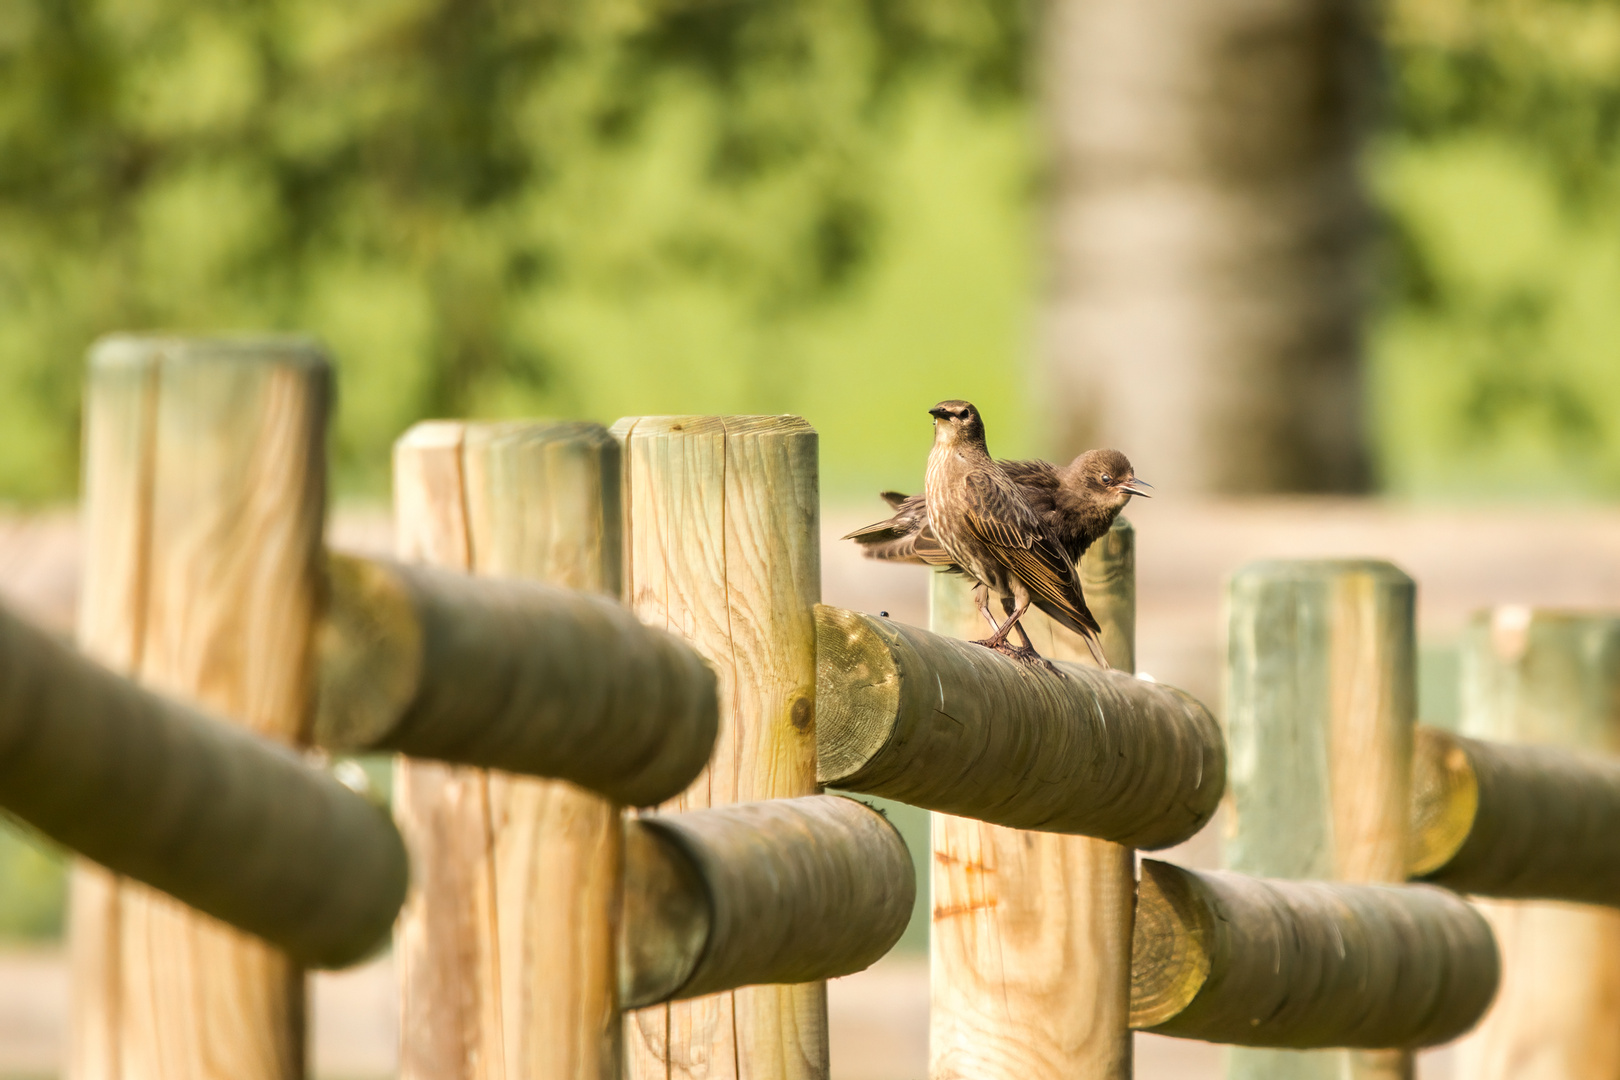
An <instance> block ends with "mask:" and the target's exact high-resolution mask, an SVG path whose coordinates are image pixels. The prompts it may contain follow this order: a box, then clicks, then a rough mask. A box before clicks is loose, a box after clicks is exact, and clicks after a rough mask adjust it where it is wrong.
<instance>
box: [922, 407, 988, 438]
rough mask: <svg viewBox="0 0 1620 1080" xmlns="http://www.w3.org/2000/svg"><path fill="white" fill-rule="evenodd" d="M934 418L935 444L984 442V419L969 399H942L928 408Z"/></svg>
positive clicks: (929, 413)
mask: <svg viewBox="0 0 1620 1080" xmlns="http://www.w3.org/2000/svg"><path fill="white" fill-rule="evenodd" d="M928 415H929V416H932V417H933V418H934V445H935V446H952V445H955V444H958V443H979V444H981V445H982V444H983V443H984V421H983V420H982V419H980V418H979V410H978V409H975V408H974V407H973V405H972V403H971V402H967V401H942V402H940V403H939V404H938V405H935V406H934V407H933V408H932V409H929V410H928Z"/></svg>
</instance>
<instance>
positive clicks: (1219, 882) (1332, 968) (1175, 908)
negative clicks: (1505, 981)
mask: <svg viewBox="0 0 1620 1080" xmlns="http://www.w3.org/2000/svg"><path fill="white" fill-rule="evenodd" d="M1499 974H1500V973H1499V964H1498V958H1497V951H1496V942H1495V939H1494V938H1493V937H1492V936H1491V930H1490V926H1489V925H1488V924H1487V923H1486V922H1485V919H1484V918H1483V917H1482V916H1481V915H1480V914H1479V913H1478V912H1477V911H1475V910H1474V909H1473V908H1472V907H1470V906H1469V904H1468V903H1467V902H1466V901H1464V900H1463V899H1462V898H1460V897H1458V896H1456V895H1454V894H1453V893H1451V892H1448V891H1447V890H1445V889H1437V888H1433V887H1431V886H1425V885H1349V884H1341V883H1338V882H1315V881H1281V880H1276V879H1269V878H1251V877H1246V876H1244V875H1241V874H1232V873H1222V872H1210V873H1203V872H1194V871H1191V870H1186V869H1183V868H1181V867H1179V866H1172V865H1171V864H1169V863H1163V862H1157V861H1155V860H1152V859H1147V860H1144V861H1143V863H1142V878H1141V882H1140V884H1139V886H1138V891H1137V905H1136V929H1135V936H1134V939H1133V942H1132V946H1131V1026H1132V1027H1135V1028H1138V1029H1143V1030H1147V1031H1155V1032H1159V1033H1160V1034H1164V1035H1178V1036H1183V1037H1185V1038H1191V1039H1203V1040H1206V1041H1208V1042H1217V1043H1228V1044H1234V1045H1238V1046H1274V1047H1285V1048H1292V1049H1320V1048H1327V1047H1361V1048H1370V1049H1414V1048H1417V1047H1421V1046H1433V1045H1435V1044H1436V1043H1442V1042H1446V1041H1447V1040H1449V1039H1453V1038H1455V1037H1456V1036H1458V1035H1460V1034H1462V1033H1463V1032H1464V1031H1467V1030H1468V1029H1469V1028H1470V1027H1472V1026H1473V1025H1474V1024H1475V1023H1476V1022H1477V1021H1478V1020H1479V1018H1480V1017H1481V1016H1483V1015H1484V1013H1485V1009H1486V1008H1487V1007H1488V1006H1489V1005H1490V1003H1491V998H1492V997H1493V996H1494V995H1495V993H1496V986H1497V981H1498V978H1499Z"/></svg>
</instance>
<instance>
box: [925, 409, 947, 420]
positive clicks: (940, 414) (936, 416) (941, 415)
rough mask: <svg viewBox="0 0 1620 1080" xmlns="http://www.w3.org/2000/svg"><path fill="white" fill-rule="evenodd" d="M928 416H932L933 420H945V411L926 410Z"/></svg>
mask: <svg viewBox="0 0 1620 1080" xmlns="http://www.w3.org/2000/svg"><path fill="white" fill-rule="evenodd" d="M928 415H929V416H932V417H933V418H934V419H935V420H943V419H945V410H944V409H938V408H935V409H929V410H928Z"/></svg>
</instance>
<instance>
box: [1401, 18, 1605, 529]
mask: <svg viewBox="0 0 1620 1080" xmlns="http://www.w3.org/2000/svg"><path fill="white" fill-rule="evenodd" d="M1386 41H1387V42H1388V46H1389V72H1390V76H1391V82H1392V86H1391V90H1392V105H1393V108H1392V109H1391V110H1390V114H1389V127H1388V131H1387V133H1386V134H1385V136H1384V137H1383V138H1382V139H1381V140H1380V143H1379V145H1378V147H1377V149H1376V152H1375V153H1374V155H1373V156H1372V159H1371V161H1370V170H1371V176H1372V180H1373V184H1374V187H1375V190H1376V194H1377V196H1378V198H1379V201H1380V203H1381V205H1382V206H1383V208H1384V211H1385V214H1386V220H1387V223H1388V229H1387V230H1386V238H1387V241H1388V244H1387V252H1386V253H1387V255H1388V258H1387V259H1386V260H1385V262H1384V264H1383V266H1382V270H1383V271H1384V273H1383V275H1382V277H1381V280H1380V282H1379V284H1380V286H1381V287H1382V288H1383V289H1384V295H1383V303H1382V306H1381V309H1380V314H1379V317H1378V318H1377V320H1376V321H1375V324H1374V327H1373V335H1372V346H1373V348H1372V359H1373V378H1374V396H1373V406H1374V407H1373V415H1374V416H1375V417H1376V424H1377V440H1378V445H1379V449H1380V452H1381V454H1382V457H1383V461H1384V466H1385V476H1386V478H1387V482H1388V484H1389V486H1390V487H1391V488H1392V489H1393V490H1395V491H1397V492H1402V493H1407V494H1414V495H1426V496H1433V495H1454V496H1479V495H1490V496H1515V497H1521V498H1542V497H1546V496H1548V495H1554V496H1558V495H1563V496H1576V495H1610V496H1612V495H1614V494H1616V493H1620V3H1617V2H1616V0H1393V3H1392V7H1391V9H1390V13H1389V22H1388V26H1387V31H1386Z"/></svg>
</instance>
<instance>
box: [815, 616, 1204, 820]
mask: <svg viewBox="0 0 1620 1080" xmlns="http://www.w3.org/2000/svg"><path fill="white" fill-rule="evenodd" d="M1057 666H1058V668H1059V669H1060V670H1061V671H1062V673H1063V677H1060V676H1058V675H1056V674H1053V673H1052V672H1049V671H1043V670H1038V669H1034V668H1031V667H1028V666H1026V665H1024V664H1020V663H1018V662H1016V661H1014V660H1011V659H1008V658H1007V657H1005V656H1002V655H1000V654H999V653H995V652H992V651H990V650H989V649H986V648H983V647H982V646H979V645H975V644H972V643H971V642H966V641H960V640H957V639H955V638H947V637H942V636H940V635H938V634H931V633H929V632H928V631H926V630H919V629H917V628H916V627H913V626H906V625H904V624H903V623H897V622H891V621H889V620H888V619H881V618H876V617H874V616H871V615H862V614H860V613H858V612H853V611H844V610H842V609H840V608H834V607H827V606H821V607H818V608H817V609H816V667H817V676H816V738H817V748H818V778H819V779H820V780H821V782H822V783H824V784H831V785H835V786H837V787H840V788H843V789H846V790H849V791H860V792H866V793H869V794H872V795H882V796H885V797H887V798H891V799H898V800H900V801H902V802H908V803H911V804H912V805H914V806H922V807H926V808H928V809H930V810H939V811H942V812H945V813H950V814H956V815H959V816H962V817H971V818H977V819H978V820H980V821H988V822H991V823H993V824H996V825H1006V826H1010V827H1013V828H1020V829H1038V830H1042V831H1046V832H1062V833H1078V834H1082V835H1086V836H1095V837H1100V838H1102V839H1104V840H1113V841H1116V842H1117V843H1121V844H1126V845H1129V846H1132V847H1140V848H1148V849H1152V848H1161V847H1167V846H1169V845H1171V844H1175V843H1179V842H1180V841H1182V840H1185V839H1186V838H1187V837H1189V836H1191V835H1192V834H1193V833H1195V832H1197V831H1198V830H1199V829H1200V828H1202V827H1203V826H1204V824H1205V823H1206V822H1208V821H1209V819H1210V817H1211V815H1213V814H1214V813H1215V808H1216V806H1217V805H1218V804H1219V802H1220V798H1221V792H1222V791H1223V789H1224V787H1225V779H1226V757H1225V751H1224V749H1223V744H1222V741H1221V734H1220V730H1219V728H1218V727H1217V726H1216V723H1215V719H1214V717H1212V716H1211V715H1210V713H1209V710H1207V709H1205V708H1204V706H1203V705H1201V704H1199V703H1198V702H1197V701H1195V700H1194V699H1193V698H1191V697H1189V696H1188V695H1186V694H1184V693H1182V692H1181V691H1179V690H1176V689H1173V688H1171V687H1168V686H1161V685H1158V684H1157V683H1152V682H1148V681H1145V680H1141V679H1137V678H1135V677H1133V676H1131V675H1128V674H1126V673H1124V672H1119V671H1102V670H1099V669H1097V668H1092V667H1087V666H1084V665H1080V664H1059V665H1057Z"/></svg>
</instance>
